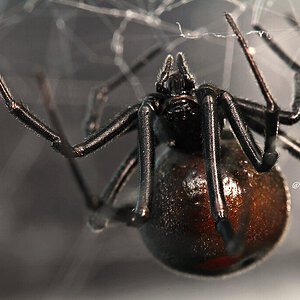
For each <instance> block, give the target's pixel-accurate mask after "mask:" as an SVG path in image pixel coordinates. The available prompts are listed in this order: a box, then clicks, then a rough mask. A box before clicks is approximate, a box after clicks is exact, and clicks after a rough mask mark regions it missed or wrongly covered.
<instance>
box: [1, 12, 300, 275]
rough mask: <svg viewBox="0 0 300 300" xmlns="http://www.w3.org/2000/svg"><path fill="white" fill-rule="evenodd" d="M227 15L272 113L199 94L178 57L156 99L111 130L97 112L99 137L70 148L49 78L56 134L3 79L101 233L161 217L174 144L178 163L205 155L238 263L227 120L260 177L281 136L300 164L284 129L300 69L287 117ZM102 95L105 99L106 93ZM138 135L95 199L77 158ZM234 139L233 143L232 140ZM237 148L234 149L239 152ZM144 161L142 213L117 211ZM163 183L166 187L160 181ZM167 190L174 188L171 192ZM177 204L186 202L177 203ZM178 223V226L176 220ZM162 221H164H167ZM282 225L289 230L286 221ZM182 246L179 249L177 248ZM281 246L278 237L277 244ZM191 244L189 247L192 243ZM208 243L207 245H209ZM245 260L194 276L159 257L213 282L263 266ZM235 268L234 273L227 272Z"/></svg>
mask: <svg viewBox="0 0 300 300" xmlns="http://www.w3.org/2000/svg"><path fill="white" fill-rule="evenodd" d="M225 16H226V19H227V21H228V22H229V24H230V26H231V27H232V29H233V31H234V33H235V34H236V36H237V38H238V40H239V43H240V45H241V47H242V49H243V51H244V53H245V56H246V58H247V60H248V62H249V64H250V67H251V69H252V71H253V73H254V75H255V78H256V80H257V82H258V84H259V87H260V89H261V91H262V94H263V96H264V99H265V101H266V106H263V105H260V104H257V103H255V102H251V101H249V100H246V99H241V98H236V97H233V96H232V95H231V94H230V93H229V92H227V91H224V90H222V89H219V88H217V87H216V86H214V85H212V84H202V85H200V86H199V87H196V83H195V79H194V78H193V76H192V75H191V74H190V72H189V70H188V66H187V63H186V62H185V59H184V56H183V54H182V53H178V54H177V57H176V66H177V67H176V68H175V66H174V61H173V57H172V56H171V55H168V56H167V58H166V60H165V64H164V66H163V68H162V70H161V72H160V73H159V76H158V80H157V82H156V92H155V93H152V94H149V95H147V96H146V97H145V98H144V99H143V100H142V102H141V103H138V104H136V105H133V106H132V107H129V108H128V109H126V110H125V111H124V112H122V113H121V114H120V115H119V116H117V117H116V118H115V119H114V120H113V121H112V122H111V123H110V124H108V125H107V126H105V127H104V128H102V129H99V130H98V127H97V122H96V119H97V117H98V116H97V109H95V108H93V109H92V110H91V111H92V112H94V113H95V115H96V116H93V115H91V116H90V118H89V119H90V121H89V123H88V126H87V128H88V132H93V133H92V134H91V135H89V136H88V137H87V138H86V139H85V140H84V141H83V142H81V143H79V144H76V145H74V146H70V144H69V143H68V141H67V139H66V138H65V136H64V134H63V131H62V128H61V126H60V124H59V122H58V120H57V117H56V114H55V112H54V110H53V109H52V107H51V103H50V95H49V90H48V87H47V85H46V82H45V81H44V80H43V79H42V78H40V79H41V84H42V85H43V92H44V97H45V99H46V100H47V108H48V110H49V113H50V117H51V120H52V123H53V124H54V126H55V129H56V132H55V131H53V130H52V129H50V128H49V127H48V126H46V125H45V124H44V123H43V122H42V121H41V120H40V119H39V118H37V117H35V116H34V115H33V114H32V113H31V112H30V111H29V110H28V109H27V108H26V107H25V106H23V105H22V104H21V102H17V101H15V100H14V98H13V96H12V95H11V93H10V91H9V89H8V88H7V86H6V84H5V82H4V80H3V79H1V81H0V91H1V94H2V97H3V99H4V100H5V104H6V105H7V107H8V109H9V111H10V113H12V114H13V115H14V116H15V117H17V118H18V119H19V120H20V121H22V122H23V123H24V124H25V125H27V126H28V127H30V128H31V129H33V130H34V131H35V132H37V133H38V134H39V135H40V136H42V137H44V138H45V139H47V140H48V141H50V142H51V143H52V146H53V148H54V149H55V150H56V151H58V152H59V153H60V154H62V155H64V156H65V157H67V158H68V159H69V162H70V165H71V167H72V169H73V172H74V174H75V176H76V178H77V180H78V183H79V184H80V186H81V189H82V191H83V193H84V195H85V198H86V203H87V206H88V208H89V209H90V210H92V211H93V212H95V214H94V215H93V216H92V217H91V220H90V222H91V224H92V226H94V227H95V228H96V229H97V228H98V229H101V228H102V227H105V226H106V224H107V222H108V220H109V219H116V220H119V221H123V222H126V223H127V224H129V225H132V226H140V227H141V228H143V226H144V224H147V223H149V221H150V220H151V218H152V219H153V218H154V215H155V214H157V211H158V210H160V209H161V207H159V208H155V207H156V206H157V205H156V204H155V203H153V198H155V197H160V196H157V194H158V193H159V192H160V191H159V189H158V188H155V176H154V174H155V148H156V147H157V146H158V145H159V144H163V143H168V144H169V146H170V147H171V148H172V149H174V150H175V151H177V152H176V153H177V154H176V155H177V156H180V155H186V154H187V155H194V154H195V153H201V155H203V157H204V161H205V173H206V181H207V186H208V194H209V201H210V211H211V215H212V217H213V220H214V222H215V228H216V230H217V232H218V234H219V236H220V237H221V238H222V239H223V241H224V242H225V245H226V249H227V250H226V251H227V254H228V257H236V256H238V255H240V251H241V249H240V248H241V247H240V243H241V240H242V238H241V237H240V236H239V234H238V232H235V231H236V230H233V226H232V224H231V221H229V217H230V216H228V208H227V205H226V200H225V196H224V188H223V182H222V181H223V177H222V169H221V167H220V166H221V162H220V157H221V145H220V143H221V135H222V132H223V131H224V130H223V128H224V120H225V119H226V120H228V121H229V123H230V125H231V128H232V131H233V133H234V135H235V137H236V140H237V141H238V142H239V144H240V146H241V148H242V149H243V151H244V153H245V154H246V156H247V158H248V159H249V161H250V162H251V164H252V165H253V166H254V168H255V170H256V171H257V172H268V171H270V170H271V169H272V167H273V166H274V165H275V163H276V161H277V158H278V154H277V152H276V139H277V137H278V135H279V136H280V137H281V140H282V142H283V143H284V147H285V148H287V149H288V150H290V151H291V152H292V154H294V155H295V156H297V157H298V158H299V157H300V151H299V144H298V143H297V142H296V141H294V140H292V139H291V138H289V137H288V136H287V135H286V134H285V133H284V132H282V131H280V130H279V124H286V125H292V124H295V123H296V122H298V121H299V119H300V92H299V90H300V73H299V69H300V68H299V69H297V73H296V76H295V85H296V93H295V95H294V101H293V105H292V111H291V112H286V111H282V110H280V109H279V107H278V105H277V104H276V102H275V101H274V99H273V97H272V95H271V94H270V92H269V90H268V88H267V86H266V84H265V82H264V80H263V78H262V76H261V74H260V72H259V70H258V68H257V66H256V64H255V62H254V60H253V58H252V56H251V54H250V53H249V51H248V46H247V43H246V41H245V39H244V37H243V36H242V34H241V33H240V31H239V29H238V27H237V26H236V24H235V23H234V21H233V19H232V18H231V16H230V15H229V14H225ZM152 54H153V53H152ZM152 54H151V55H152ZM145 61H147V59H146V60H145ZM142 64H144V62H143V63H142ZM97 92H98V94H99V91H97ZM100 92H102V94H103V95H105V94H106V93H107V92H108V90H106V89H103V90H102V91H100ZM103 95H102V96H103ZM248 127H250V128H251V129H253V130H254V131H256V132H258V133H259V134H262V135H264V136H265V142H264V149H263V151H261V150H260V148H259V147H258V145H257V143H256V141H255V140H254V138H253V136H252V134H251V132H250V131H249V129H248ZM135 129H137V131H138V148H137V149H135V150H134V151H133V152H132V153H130V155H129V156H128V157H127V159H126V160H125V162H124V163H123V164H122V166H121V167H120V169H119V170H118V172H117V173H116V175H115V177H114V178H113V180H112V181H111V183H110V184H109V186H108V188H107V189H106V190H105V192H104V193H103V194H102V196H101V197H100V199H95V198H93V196H91V193H90V192H89V189H88V188H87V186H86V184H85V182H84V180H83V178H82V176H81V174H80V173H79V171H78V169H77V166H76V164H75V161H74V160H73V158H76V157H83V156H85V155H88V154H90V153H92V152H94V151H95V150H97V149H100V148H101V147H103V146H104V145H106V144H107V143H109V142H110V141H112V140H114V139H116V138H117V137H119V136H120V135H123V134H126V133H128V132H129V131H131V130H135ZM225 133H226V131H225ZM229 140H230V141H232V137H230V138H229ZM231 147H233V148H234V147H235V146H231ZM233 148H232V149H233ZM225 149H226V147H225ZM229 149H231V148H229ZM178 153H182V154H178ZM137 161H139V167H140V192H139V197H138V200H137V203H136V207H135V209H134V211H132V207H129V206H124V207H121V208H114V207H113V203H114V199H115V198H116V195H117V193H118V192H119V190H120V189H121V187H122V186H123V184H124V182H125V181H126V179H127V178H128V177H129V176H130V174H131V173H132V172H133V170H134V169H135V166H136V165H137ZM239 168H240V167H239ZM272 174H273V173H272ZM274 176H275V175H274ZM157 180H158V181H159V179H157ZM168 188H170V189H172V188H173V187H172V186H168ZM278 189H281V190H284V186H283V185H282V186H281V187H278ZM284 195H285V190H284ZM283 198H284V199H283V202H284V203H286V202H287V199H286V198H285V197H284V196H283ZM169 200H170V199H169ZM171 200H173V199H171ZM174 201H179V200H176V199H174ZM161 205H163V204H161ZM171 206H172V204H170V208H169V209H170V212H167V213H166V214H165V215H164V217H166V219H167V218H168V216H167V215H168V214H169V213H172V207H171ZM283 206H284V205H283ZM274 207H275V206H274ZM176 209H177V208H176ZM176 209H174V211H175V210H176ZM271 209H272V208H271ZM283 210H284V212H283V214H284V213H286V208H284V209H283ZM173 218H174V217H173ZM103 219H104V223H103ZM166 219H165V220H166ZM173 221H174V223H176V219H175V220H173ZM159 222H163V221H162V220H160V221H159ZM191 222H192V221H191ZM170 223H171V222H169V223H168V224H167V225H165V227H164V229H163V232H162V235H163V236H165V237H166V236H167V235H168V234H169V233H168V229H167V227H168V226H169V227H170V226H172V224H171V225H170ZM283 223H285V220H284V222H283ZM149 224H152V225H151V226H152V227H153V228H154V227H155V226H156V225H153V222H152V223H151V222H150V223H149ZM180 226H183V227H184V226H186V224H185V223H184V224H183V223H181V224H180ZM169 227H168V228H169ZM142 231H143V230H142ZM146 231H147V230H146ZM280 233H281V232H280ZM176 239H177V240H178V239H179V238H178V237H177V238H176ZM176 239H175V241H174V245H175V244H176V243H177V242H176V241H177V240H176ZM277 239H278V238H277V237H276V241H277ZM185 242H186V243H188V242H187V241H185ZM274 242H275V241H274ZM158 243H159V241H158ZM192 243H194V244H195V245H196V243H195V241H192ZM202 243H205V242H203V241H202ZM194 244H193V246H194ZM173 247H175V246H173ZM176 247H177V246H176ZM180 247H181V246H178V247H177V248H178V249H176V251H178V252H176V253H179V256H180V253H182V252H183V249H179V248H180ZM183 247H184V246H183ZM195 247H196V246H195ZM216 247H223V248H224V245H220V244H218V243H216ZM150 248H151V246H150ZM153 252H155V250H153ZM160 255H161V256H163V254H158V255H156V256H160ZM193 255H194V254H191V255H190V256H191V257H193ZM169 256H170V257H171V258H170V260H173V261H176V259H177V258H176V257H173V256H174V255H173V256H172V255H171V254H169ZM217 258H218V259H219V258H222V259H223V257H221V255H217ZM244 258H245V257H240V258H239V259H238V260H237V261H238V262H239V266H238V267H235V268H231V263H229V262H228V263H227V266H225V267H224V266H222V268H223V269H221V270H220V269H217V271H203V270H201V271H196V270H195V268H194V267H193V268H194V269H193V268H192V267H191V266H187V265H188V263H187V262H186V261H184V262H178V263H177V262H176V263H173V262H169V261H168V260H169V257H168V258H167V259H166V258H165V257H164V258H161V257H160V259H161V260H162V261H164V262H165V263H167V264H168V265H169V266H171V267H174V268H176V269H179V270H183V271H186V272H190V273H198V274H213V275H214V274H223V273H228V272H231V271H232V270H235V269H239V268H241V267H243V266H245V265H246V264H250V263H252V262H253V261H255V260H257V258H254V259H252V258H249V257H248V256H247V261H246V262H245V261H243V262H241V261H242V259H244ZM205 259H206V258H205ZM205 259H204V260H205ZM251 259H252V260H251ZM179 261H180V258H179ZM230 262H231V261H230ZM218 263H219V262H217V261H215V260H214V261H213V262H211V263H210V266H211V265H214V264H218ZM233 263H236V261H233ZM229 265H230V268H229V267H228V266H229ZM182 266H183V267H182Z"/></svg>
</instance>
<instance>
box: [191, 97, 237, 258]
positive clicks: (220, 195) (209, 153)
mask: <svg viewBox="0 0 300 300" xmlns="http://www.w3.org/2000/svg"><path fill="white" fill-rule="evenodd" d="M197 98H198V101H199V103H200V105H201V108H202V109H201V111H202V116H201V119H202V137H203V141H204V157H205V162H206V176H207V186H208V192H209V199H210V206H211V213H212V216H213V218H214V220H215V222H216V228H217V231H218V232H219V234H220V235H221V237H222V239H223V240H224V242H225V244H226V247H227V251H228V253H229V254H235V252H234V251H235V250H234V249H233V248H232V244H231V242H232V241H233V239H234V232H233V229H232V227H231V224H230V222H229V220H228V219H227V207H226V200H225V196H224V191H223V183H222V177H221V170H220V138H221V136H220V135H221V126H220V123H219V121H218V114H217V106H216V98H215V97H213V96H211V95H205V96H204V97H201V96H200V95H197Z"/></svg>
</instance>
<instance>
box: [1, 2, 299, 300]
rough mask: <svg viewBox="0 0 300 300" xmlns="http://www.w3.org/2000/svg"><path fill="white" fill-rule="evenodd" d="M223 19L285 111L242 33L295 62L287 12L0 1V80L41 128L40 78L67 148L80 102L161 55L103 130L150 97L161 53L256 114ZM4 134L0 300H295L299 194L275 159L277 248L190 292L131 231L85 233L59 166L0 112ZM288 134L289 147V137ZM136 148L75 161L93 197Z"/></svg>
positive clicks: (275, 77) (271, 74)
mask: <svg viewBox="0 0 300 300" xmlns="http://www.w3.org/2000/svg"><path fill="white" fill-rule="evenodd" d="M76 6H77V7H76ZM78 6H80V7H78ZM224 11H228V12H232V13H233V16H234V18H235V19H237V20H238V23H239V26H240V27H241V30H242V32H243V33H244V34H246V33H249V34H247V35H246V37H247V40H248V41H249V43H250V45H251V46H252V47H254V48H255V52H256V54H255V58H256V61H257V63H258V64H259V66H260V68H261V69H262V71H263V74H264V76H265V79H266V81H267V82H268V84H269V87H270V89H271V91H272V93H273V95H274V97H275V98H276V99H277V100H278V102H279V104H280V106H281V107H282V108H288V107H289V104H290V101H291V95H292V86H293V73H292V72H291V71H290V70H289V69H288V67H287V66H285V65H284V64H283V63H282V62H281V61H280V60H279V59H278V58H277V57H276V56H275V55H274V54H273V53H272V52H271V51H270V50H269V49H268V48H267V47H266V45H265V44H264V42H263V41H262V40H261V39H260V38H259V36H258V35H256V34H255V33H251V31H252V27H251V23H256V22H258V23H260V24H261V25H263V26H264V27H265V28H266V29H267V30H268V31H269V32H270V33H271V34H272V35H273V36H274V37H275V38H276V40H277V41H278V42H279V43H280V44H281V45H282V46H283V47H284V49H286V51H287V52H288V53H289V54H290V55H291V56H292V57H293V58H294V59H295V60H298V62H299V61H300V58H298V56H299V50H298V49H299V46H298V45H299V43H300V33H299V32H298V31H297V28H293V27H291V25H290V24H289V23H288V22H287V21H286V14H287V13H293V14H294V16H295V17H297V16H299V15H300V3H299V1H297V0H291V1H279V0H277V1H275V0H274V1H264V0H260V1H254V0H252V1H238V0H231V1H225V0H203V1H200V0H198V1H197V0H190V1H181V0H171V1H168V0H165V1H156V0H135V1H129V0H128V1H114V0H110V1H101V0H98V1H97V0H90V1H88V0H86V1H75V0H70V1H68V0H56V1H47V0H27V1H25V0H22V1H20V0H18V1H17V0H7V1H6V0H0V73H2V74H3V76H5V78H6V80H7V82H8V85H9V86H10V88H11V90H12V92H13V94H14V95H15V97H16V98H19V99H22V101H24V102H25V103H26V104H28V106H29V107H30V108H31V109H32V110H33V111H34V112H35V113H36V114H37V115H39V116H40V117H41V118H42V119H43V120H45V121H46V122H48V118H47V114H46V111H45V109H44V107H43V104H42V101H41V97H40V92H39V88H38V86H37V82H36V78H35V75H36V74H37V73H38V72H41V71H43V72H44V73H45V74H46V75H47V77H48V78H49V80H50V83H51V87H52V91H53V94H54V98H55V101H56V104H57V107H58V109H59V112H60V116H61V119H62V120H63V124H64V127H65V130H66V133H67V136H68V137H69V139H70V141H71V142H72V143H75V142H78V141H80V140H81V139H82V138H83V136H84V135H83V131H82V120H83V118H84V115H85V110H86V105H87V100H88V94H89V91H90V90H91V89H92V88H93V87H95V86H98V85H100V84H101V83H103V81H105V80H106V79H108V78H110V77H111V76H113V75H115V74H118V73H119V72H121V70H124V69H126V66H127V65H130V63H131V62H132V61H133V60H134V59H135V58H136V57H137V56H139V55H140V54H141V53H143V52H144V51H146V50H147V49H148V48H149V47H151V46H152V45H153V44H156V43H163V44H164V45H166V47H167V49H166V51H164V52H162V53H161V54H159V55H158V56H157V57H155V58H154V59H153V60H152V61H151V63H149V64H148V65H147V66H146V67H145V68H144V69H143V70H141V71H140V72H138V73H137V74H136V75H135V76H133V77H130V78H128V81H127V82H125V83H124V84H123V85H122V86H120V87H118V88H117V89H116V90H115V91H113V92H112V93H111V94H110V98H109V101H108V103H107V106H106V109H105V112H104V116H103V122H107V121H108V120H109V119H111V118H112V117H113V116H114V114H116V113H117V112H119V111H120V110H122V109H124V108H126V107H127V106H128V105H131V104H134V103H136V102H137V101H138V98H139V97H141V96H143V95H144V94H146V93H149V92H153V91H154V83H155V80H156V76H157V72H158V70H159V69H160V68H161V66H162V62H163V60H164V58H165V56H166V53H169V52H170V53H173V54H176V52H177V51H183V52H184V53H185V54H186V57H187V60H188V62H189V64H190V69H191V71H192V73H194V74H195V76H196V78H197V81H198V83H201V82H204V81H208V82H213V83H215V84H216V85H218V86H219V87H222V88H224V89H228V90H229V91H230V92H231V93H232V94H234V95H237V96H241V97H247V98H251V99H255V100H257V101H258V102H261V103H263V99H262V96H261V94H260V92H259V90H258V87H257V84H256V83H255V81H254V78H253V76H252V74H251V73H250V71H249V67H248V65H247V63H246V60H245V58H244V57H243V55H242V52H241V50H240V49H239V47H238V45H237V42H236V40H235V38H234V37H232V36H231V32H230V30H229V29H228V25H227V24H226V22H225V19H224V16H223V13H224ZM125 12H127V17H124V14H125ZM128 16H129V17H130V18H129V17H128ZM299 18H300V17H299ZM176 22H179V23H180V25H181V27H182V31H183V33H184V34H185V35H186V36H187V37H182V36H181V34H180V31H179V27H178V25H177V24H176ZM188 33H190V35H189V36H188ZM0 122H1V124H0V150H1V155H0V297H1V298H3V299H8V298H9V299H12V298H13V299H133V298H134V299H136V298H139V299H241V298H242V299H282V298H284V299H297V295H298V294H299V291H300V287H299V283H300V278H299V276H300V239H299V234H298V233H299V225H300V222H299V215H300V204H299V198H300V189H293V188H292V184H293V183H295V182H298V181H300V174H299V162H298V161H296V160H295V159H294V158H292V157H290V156H289V155H288V154H287V153H285V152H284V151H282V152H281V157H280V162H279V164H280V167H281V169H282V171H283V173H284V174H285V176H286V179H287V182H288V186H289V187H290V189H291V195H292V208H293V211H292V220H291V224H290V228H289V231H288V232H287V234H286V238H285V239H284V241H283V242H282V244H281V246H280V247H278V248H276V250H275V251H274V253H273V255H272V256H270V258H269V259H268V260H267V261H265V262H264V263H263V264H261V265H259V266H258V267H257V268H255V269H254V270H251V271H249V272H247V273H245V274H242V275H239V276H235V277H232V278H228V279H224V280H220V279H218V280H203V279H196V278H192V279H191V278H187V277H184V276H181V275H177V274H174V273H172V272H170V271H168V270H166V269H164V268H162V267H161V266H160V265H159V264H157V262H155V261H154V259H153V258H152V257H151V255H150V254H149V252H148V251H147V249H146V248H145V246H144V245H143V243H142V241H141V239H140V237H139V234H138V232H137V230H135V229H131V228H126V227H125V226H122V225H116V226H113V227H112V228H109V229H108V230H106V231H105V232H104V233H101V234H98V235H97V234H94V233H92V232H91V231H90V230H89V228H87V226H86V212H85V208H84V205H83V200H82V196H81V194H80V192H79V191H78V188H77V186H76V184H75V183H74V181H73V178H72V176H71V174H70V171H69V168H68V165H67V163H66V161H65V160H64V159H63V158H62V157H61V156H60V155H58V154H57V153H55V152H54V151H53V150H52V149H51V148H50V147H49V144H48V143H47V142H45V141H44V140H42V139H40V138H39V137H37V136H36V135H35V134H33V133H32V132H31V131H29V130H27V129H26V128H25V127H24V126H22V125H21V124H20V123H19V122H18V121H16V120H15V119H14V118H13V117H12V116H11V115H10V114H9V113H8V111H7V109H6V108H5V106H4V105H3V104H2V105H1V107H0ZM287 131H288V132H289V134H290V135H292V136H294V137H299V125H296V126H294V127H293V128H287ZM135 144H136V136H135V134H130V135H129V136H128V137H126V138H120V139H119V140H118V141H117V142H115V143H113V144H110V145H109V147H106V148H105V149H104V150H101V151H99V152H97V153H95V154H94V155H90V156H89V157H88V158H84V159H81V160H80V161H78V162H79V164H80V167H81V169H82V171H83V172H84V174H85V176H86V177H87V178H88V180H89V182H90V185H91V188H92V189H93V191H95V193H96V192H99V191H101V189H102V188H103V187H104V186H105V183H107V181H108V180H109V178H110V177H111V175H112V174H113V172H114V170H115V169H116V167H117V166H118V164H119V162H120V161H121V160H122V158H123V157H124V156H125V155H126V154H127V153H128V152H129V151H130V150H131V149H132V148H133V146H134V145H135ZM136 186H137V178H136V177H133V178H132V180H131V181H130V182H129V184H128V186H127V188H126V189H125V190H124V191H123V192H122V193H121V195H120V197H119V200H120V201H132V202H134V201H135V199H136V197H137V194H136Z"/></svg>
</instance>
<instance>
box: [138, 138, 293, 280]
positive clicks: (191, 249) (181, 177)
mask: <svg viewBox="0 0 300 300" xmlns="http://www.w3.org/2000/svg"><path fill="white" fill-rule="evenodd" d="M204 163H205V162H204V159H203V157H202V156H201V154H188V153H183V152H177V151H176V150H174V149H167V150H166V151H165V153H164V154H163V155H162V156H161V157H160V159H159V160H158V162H157V166H156V168H157V170H156V179H155V196H154V199H153V201H152V204H151V207H150V209H151V216H150V219H149V221H147V223H146V224H144V225H143V226H142V227H141V229H140V231H141V234H142V237H143V239H144V241H145V243H146V245H147V247H148V248H149V250H150V251H151V252H152V253H153V255H154V256H155V257H156V258H157V259H158V260H160V261H161V262H162V263H164V264H165V265H166V266H168V267H171V268H173V269H175V270H177V271H182V272H185V273H189V274H195V275H207V276H217V275H224V274H229V273H232V272H235V271H238V270H241V269H243V268H245V267H246V266H248V265H251V264H253V263H255V262H256V261H258V260H260V259H261V258H262V257H264V256H265V255H266V254H267V253H268V252H269V251H270V250H271V249H272V248H273V247H274V245H275V244H276V243H277V242H278V241H279V239H280V237H281V236H282V234H283V232H284V229H285V227H286V224H287V219H288V215H289V208H290V207H289V193H288V191H287V188H286V186H285V183H284V180H283V178H282V176H281V174H280V172H279V171H278V170H276V168H274V169H273V170H272V171H270V172H267V173H257V172H256V171H255V170H254V168H253V167H252V165H251V163H250V162H249V161H248V160H247V159H246V158H245V155H244V153H243V152H242V150H241V149H240V147H239V145H238V144H237V143H236V141H235V140H225V141H224V142H222V157H221V168H222V176H223V186H224V193H225V197H226V201H227V206H228V217H229V220H230V221H231V223H232V226H233V229H234V231H235V233H239V234H241V240H240V243H241V246H242V248H243V251H242V252H241V253H240V254H239V255H236V256H229V255H228V254H227V253H226V250H225V248H224V243H223V241H222V239H221V237H220V236H219V234H218V233H217V231H216V230H215V223H214V220H213V218H212V216H211V214H210V204H209V197H208V191H207V184H206V175H205V165H204Z"/></svg>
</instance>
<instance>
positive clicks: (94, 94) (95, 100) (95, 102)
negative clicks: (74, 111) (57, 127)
mask: <svg viewBox="0 0 300 300" xmlns="http://www.w3.org/2000/svg"><path fill="white" fill-rule="evenodd" d="M163 49H164V48H163V47H162V45H160V44H159V45H155V46H153V47H151V48H150V49H148V50H147V51H146V52H145V53H143V54H142V55H141V56H140V57H138V58H137V60H136V61H135V62H133V64H132V65H131V66H129V68H128V70H127V71H126V72H123V73H121V74H118V75H117V76H114V77H112V78H111V79H109V80H107V81H106V82H104V83H103V84H102V85H101V87H97V88H95V89H93V90H92V91H91V93H90V95H89V102H88V108H87V112H86V117H85V119H84V129H85V132H86V135H90V134H93V133H95V132H96V131H98V130H99V129H100V126H101V117H102V113H103V109H104V106H105V104H106V102H107V100H108V94H109V93H110V92H112V91H113V90H114V89H115V88H117V87H118V86H119V85H121V84H122V83H123V82H125V81H126V80H127V78H128V76H130V75H131V74H133V73H136V72H138V71H139V70H140V69H142V68H143V67H144V66H145V65H147V64H148V63H149V62H150V61H151V60H152V59H153V58H155V57H156V56H157V55H158V54H159V53H161V52H162V51H163Z"/></svg>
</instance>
